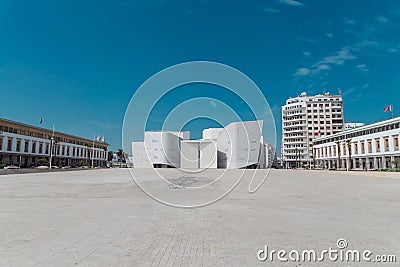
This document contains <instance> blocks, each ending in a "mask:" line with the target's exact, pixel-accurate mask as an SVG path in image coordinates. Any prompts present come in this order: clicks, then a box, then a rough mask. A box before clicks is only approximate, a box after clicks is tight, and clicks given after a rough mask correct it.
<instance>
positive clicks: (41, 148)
mask: <svg viewBox="0 0 400 267" xmlns="http://www.w3.org/2000/svg"><path fill="white" fill-rule="evenodd" d="M39 154H43V144H42V143H39Z"/></svg>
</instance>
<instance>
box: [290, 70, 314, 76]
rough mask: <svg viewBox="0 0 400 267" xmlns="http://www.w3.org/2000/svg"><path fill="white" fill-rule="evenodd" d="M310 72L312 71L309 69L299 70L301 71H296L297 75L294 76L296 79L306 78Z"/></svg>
mask: <svg viewBox="0 0 400 267" xmlns="http://www.w3.org/2000/svg"><path fill="white" fill-rule="evenodd" d="M310 71H311V70H310V69H307V68H299V69H297V70H296V72H295V74H293V75H294V76H296V77H299V76H306V75H308V74H309V73H310Z"/></svg>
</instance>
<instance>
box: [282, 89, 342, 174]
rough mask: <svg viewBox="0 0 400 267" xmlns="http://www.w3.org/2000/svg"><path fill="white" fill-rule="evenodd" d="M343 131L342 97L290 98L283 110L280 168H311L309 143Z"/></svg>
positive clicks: (310, 144)
mask: <svg viewBox="0 0 400 267" xmlns="http://www.w3.org/2000/svg"><path fill="white" fill-rule="evenodd" d="M341 131H343V100H342V96H341V95H330V94H329V93H324V94H320V95H314V96H307V94H306V93H301V94H300V96H298V97H294V98H289V99H288V100H286V104H285V105H283V106H282V144H281V153H282V164H283V166H284V167H286V168H294V167H296V164H297V167H303V168H304V167H310V166H312V164H313V149H312V141H313V139H314V138H319V137H322V136H326V135H329V134H334V133H338V132H341Z"/></svg>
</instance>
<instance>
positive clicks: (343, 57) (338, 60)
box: [314, 46, 356, 67]
mask: <svg viewBox="0 0 400 267" xmlns="http://www.w3.org/2000/svg"><path fill="white" fill-rule="evenodd" d="M355 58H356V57H355V56H353V55H352V54H351V53H350V47H348V46H346V47H343V48H342V49H341V50H339V51H337V52H336V53H335V54H334V55H333V56H328V57H325V58H323V59H322V60H320V61H319V62H317V63H316V64H314V67H316V66H318V65H321V64H326V65H342V64H343V63H345V62H346V61H347V60H350V59H355Z"/></svg>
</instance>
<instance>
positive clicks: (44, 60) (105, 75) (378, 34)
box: [0, 0, 400, 150]
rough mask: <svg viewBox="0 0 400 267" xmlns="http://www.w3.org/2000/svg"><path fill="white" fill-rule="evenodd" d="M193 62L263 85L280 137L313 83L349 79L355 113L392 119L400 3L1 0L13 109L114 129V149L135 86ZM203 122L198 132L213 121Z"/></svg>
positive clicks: (3, 80) (399, 79)
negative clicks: (286, 117)
mask: <svg viewBox="0 0 400 267" xmlns="http://www.w3.org/2000/svg"><path fill="white" fill-rule="evenodd" d="M192 60H210V61H216V62H221V63H224V64H227V65H230V66H233V67H235V68H237V69H238V70H240V71H242V72H244V73H245V74H247V75H248V76H249V77H250V78H251V79H252V80H253V81H254V82H256V83H257V85H258V86H259V87H260V88H261V90H262V91H263V93H264V95H265V96H266V98H267V100H268V102H269V104H270V106H271V109H272V111H273V114H274V116H275V120H276V123H277V131H278V132H277V136H278V139H280V138H279V136H280V127H281V119H280V116H281V115H280V106H281V105H282V104H283V103H284V101H285V99H286V98H288V97H289V96H296V95H298V94H299V93H300V92H302V91H306V92H308V93H309V94H313V93H319V92H323V91H324V90H325V91H326V92H331V93H336V92H337V88H341V90H342V93H343V97H344V104H345V106H344V107H345V120H348V121H362V122H366V123H369V122H373V121H377V120H382V119H385V118H388V116H389V114H387V113H386V114H385V113H383V108H384V107H385V106H386V105H388V104H393V105H394V106H395V112H396V107H397V106H398V108H397V109H398V110H399V112H400V105H399V91H400V2H399V1H337V0H336V1H328V0H321V1H301V0H299V1H294V0H273V1H272V0H271V1H268V0H264V1H251V0H247V1H245V0H238V1H210V0H185V1H184V0H181V1H167V0H164V1H163V0H142V1H140V0H132V1H128V0H123V1H61V0H60V1H18V0H12V1H11V0H0V92H1V105H0V116H1V117H4V118H9V119H13V120H16V121H21V122H25V123H30V124H34V125H38V124H39V120H40V117H43V119H44V123H43V126H44V127H49V128H50V127H51V125H52V123H53V121H55V123H56V128H57V130H60V131H65V132H68V133H72V134H77V135H81V136H85V137H89V138H90V137H92V136H93V134H95V135H97V134H100V135H101V136H103V135H104V136H105V137H106V140H107V141H108V142H109V143H110V148H111V149H112V150H115V149H117V148H119V147H120V146H121V128H122V122H123V116H124V112H125V109H126V107H127V105H128V103H129V100H130V98H131V97H132V95H133V93H134V92H135V90H136V89H137V88H138V87H139V86H140V85H141V83H143V82H144V81H145V80H146V79H148V78H149V77H150V76H151V75H153V74H155V73H156V72H158V71H160V70H162V69H164V68H166V67H168V66H171V65H175V64H178V63H182V62H187V61H192ZM199 88H200V87H199ZM200 89H201V88H200ZM193 90H195V88H194V89H193ZM202 90H203V91H202V92H203V94H202V96H206V95H204V94H205V92H207V89H204V88H203V89H202ZM149 94H151V92H149ZM176 99H179V98H176ZM192 126H193V127H194V128H195V130H194V133H193V136H194V137H198V136H199V131H200V129H201V128H202V127H209V126H214V125H213V122H211V121H206V120H205V121H203V122H202V123H197V124H196V123H194V124H192ZM278 141H279V140H278Z"/></svg>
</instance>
